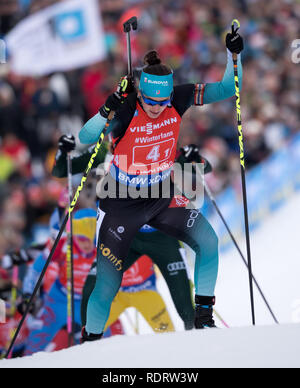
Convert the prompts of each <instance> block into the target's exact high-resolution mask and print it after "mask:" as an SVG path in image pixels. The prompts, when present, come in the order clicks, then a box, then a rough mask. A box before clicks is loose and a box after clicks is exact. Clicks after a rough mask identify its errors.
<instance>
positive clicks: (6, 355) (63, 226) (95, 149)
mask: <svg viewBox="0 0 300 388" xmlns="http://www.w3.org/2000/svg"><path fill="white" fill-rule="evenodd" d="M113 117H114V112H110V114H109V116H108V119H107V122H106V124H105V128H104V130H103V132H102V133H101V135H100V137H99V139H98V142H97V144H96V146H95V148H94V152H93V154H92V156H91V158H90V161H89V163H88V165H87V167H86V169H85V172H84V174H83V177H82V178H81V182H80V185H79V186H78V188H77V190H76V193H75V195H74V198H73V200H72V202H71V205H70V206H69V209H68V211H67V214H66V215H65V217H64V219H63V221H62V224H61V227H60V229H59V232H58V235H57V236H56V239H55V241H54V244H53V246H52V249H51V251H50V254H49V256H48V259H47V261H46V263H45V265H44V267H43V270H42V272H41V274H40V277H39V279H38V281H37V283H36V285H35V288H34V290H33V293H32V295H31V297H30V300H29V302H28V304H27V306H26V309H25V312H24V314H23V316H22V319H21V320H20V323H19V325H18V327H17V329H16V332H15V334H14V337H13V339H12V341H11V343H10V345H9V348H8V350H7V351H6V354H5V358H8V355H9V353H10V352H11V350H12V348H13V346H14V344H15V342H16V339H17V337H18V335H19V333H20V330H21V328H22V325H23V323H24V321H25V319H26V316H27V314H28V313H29V310H30V307H31V305H32V303H33V300H34V298H35V295H36V294H37V292H38V290H39V288H40V286H41V283H42V281H43V278H44V276H45V273H46V270H47V268H48V266H49V264H50V262H51V260H52V257H53V255H54V253H55V250H56V248H57V245H58V243H59V241H60V239H61V236H62V234H63V232H64V230H65V227H66V225H67V222H68V219H69V217H70V215H71V214H72V212H73V210H74V208H75V206H76V204H77V201H78V198H79V195H80V193H81V191H82V189H83V187H84V184H85V182H86V180H87V176H88V174H89V172H90V170H91V169H92V167H93V164H94V161H95V158H96V156H97V154H98V152H99V149H100V147H101V144H102V143H103V139H104V137H105V133H106V132H107V129H108V127H109V125H110V122H111V120H112V119H113Z"/></svg>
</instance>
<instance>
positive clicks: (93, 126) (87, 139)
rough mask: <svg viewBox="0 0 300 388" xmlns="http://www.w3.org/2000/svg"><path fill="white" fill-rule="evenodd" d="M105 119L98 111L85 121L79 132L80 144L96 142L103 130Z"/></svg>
mask: <svg viewBox="0 0 300 388" xmlns="http://www.w3.org/2000/svg"><path fill="white" fill-rule="evenodd" d="M106 121H107V120H106V119H105V118H104V117H102V116H101V115H100V113H97V114H96V115H95V116H94V117H92V118H91V119H90V120H89V121H87V122H86V123H85V124H84V126H83V127H82V129H81V130H80V132H79V140H80V142H81V143H82V144H93V143H96V142H97V141H98V139H99V136H100V135H101V133H102V132H103V129H104V127H105V124H106ZM108 132H110V131H108ZM108 132H107V133H108Z"/></svg>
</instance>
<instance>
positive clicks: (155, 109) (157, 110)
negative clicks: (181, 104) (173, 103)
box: [139, 91, 170, 119]
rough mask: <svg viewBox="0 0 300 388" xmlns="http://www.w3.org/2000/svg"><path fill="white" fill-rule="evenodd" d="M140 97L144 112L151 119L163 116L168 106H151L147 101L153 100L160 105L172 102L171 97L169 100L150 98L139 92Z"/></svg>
mask: <svg viewBox="0 0 300 388" xmlns="http://www.w3.org/2000/svg"><path fill="white" fill-rule="evenodd" d="M139 97H140V101H141V103H142V107H143V109H144V111H145V112H146V113H147V115H148V116H149V117H150V118H151V119H156V118H157V117H158V116H159V115H161V114H162V112H163V111H164V110H165V109H166V108H167V106H168V104H165V105H160V104H157V105H151V103H150V104H149V103H147V102H146V101H147V100H151V102H152V101H153V102H158V103H161V102H168V101H170V97H168V98H159V97H149V96H145V95H142V94H141V92H140V91H139Z"/></svg>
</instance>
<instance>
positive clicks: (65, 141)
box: [58, 135, 76, 153]
mask: <svg viewBox="0 0 300 388" xmlns="http://www.w3.org/2000/svg"><path fill="white" fill-rule="evenodd" d="M75 147H76V142H75V137H74V136H73V135H62V136H61V137H60V138H59V140H58V148H59V149H60V150H61V151H63V152H66V153H68V152H71V151H74V150H75Z"/></svg>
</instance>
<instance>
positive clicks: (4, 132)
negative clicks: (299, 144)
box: [0, 0, 300, 257]
mask: <svg viewBox="0 0 300 388" xmlns="http://www.w3.org/2000/svg"><path fill="white" fill-rule="evenodd" d="M53 3H56V1H51V0H19V1H17V0H16V1H13V0H1V3H0V18H1V19H0V20H1V23H0V35H1V36H4V35H5V34H6V33H7V32H9V31H10V30H11V29H12V28H13V27H14V26H15V25H16V24H17V23H18V22H19V21H20V20H22V18H24V17H25V16H27V15H29V14H31V13H34V12H36V11H38V10H40V9H42V8H44V7H46V6H48V5H50V4H53ZM99 3H100V7H101V17H102V21H103V25H104V30H105V39H106V44H107V50H108V56H107V59H106V60H105V61H103V62H101V63H97V64H94V65H92V66H89V67H86V68H81V69H77V70H72V71H69V72H66V73H56V74H50V75H49V76H47V77H42V78H30V77H20V76H18V75H16V74H13V73H12V72H11V71H10V69H9V66H8V65H7V64H1V65H0V165H1V168H0V257H1V256H2V255H3V254H4V253H5V252H7V251H9V250H12V249H13V250H16V249H18V248H20V247H22V246H24V245H26V244H27V243H29V242H30V241H31V240H32V239H34V238H36V236H37V235H36V230H38V228H39V227H40V226H41V225H47V224H48V220H49V216H50V214H51V212H52V211H53V209H54V207H55V205H56V204H57V201H58V198H59V196H60V194H61V190H62V188H63V187H64V182H63V181H61V180H57V179H54V178H53V177H52V176H51V169H52V165H53V161H54V155H55V152H56V149H57V141H58V139H59V137H60V136H61V134H62V133H69V132H72V133H74V134H75V135H76V134H78V132H79V130H80V128H81V127H82V125H83V123H84V122H85V121H86V120H87V119H89V118H90V117H91V116H93V115H94V114H95V113H97V111H98V109H99V107H100V106H101V105H102V104H103V103H104V101H105V99H106V97H107V96H108V94H110V93H111V92H112V91H113V90H114V88H115V87H116V84H117V82H118V80H119V78H120V76H122V75H125V74H126V73H127V52H126V41H125V34H124V33H123V30H122V24H123V22H124V21H125V20H126V19H127V18H128V17H130V16H133V15H136V16H137V17H138V20H139V28H138V33H135V34H132V47H133V64H134V66H136V67H140V66H141V65H142V59H143V57H144V54H145V53H146V52H147V51H148V50H150V49H153V48H155V49H156V50H158V52H159V54H160V56H161V57H162V59H163V61H164V62H165V63H168V64H169V65H171V66H172V67H173V69H174V74H175V84H176V83H189V82H193V83H194V82H203V83H208V82H216V81H220V80H221V79H222V76H223V73H224V70H225V66H226V60H227V56H226V49H225V43H224V37H225V35H226V33H227V31H228V30H229V28H230V24H231V21H232V19H233V18H238V19H239V21H240V22H241V26H242V28H241V30H240V33H241V35H242V36H243V38H244V43H245V49H244V51H243V53H242V61H243V69H244V79H243V91H242V118H243V129H244V136H245V153H246V163H247V169H251V168H252V167H253V166H255V165H257V164H258V163H260V162H261V161H263V160H264V159H265V158H267V157H268V156H269V155H270V154H271V153H272V152H273V151H275V150H277V149H279V148H280V147H282V145H283V144H285V143H286V142H287V141H288V140H289V138H290V137H291V136H292V135H293V134H295V133H296V132H298V131H299V129H300V126H299V101H300V96H299V93H300V92H299V77H300V72H299V66H297V65H296V64H294V63H293V62H292V60H291V52H292V48H291V43H292V41H294V40H295V39H296V38H297V37H298V38H300V31H299V30H300V24H299V20H300V2H299V1H291V0H272V1H261V0H226V1H224V0H222V1H221V0H214V1H213V2H212V1H209V0H201V1H198V0H171V1H169V0H159V1H156V0H148V1H138V0H100V1H99ZM1 36H0V37H1ZM190 143H194V144H197V145H198V146H199V147H200V149H201V153H202V154H203V155H204V156H206V157H207V158H208V159H209V161H210V162H211V163H212V165H213V167H214V171H213V173H212V174H209V176H208V177H207V181H208V184H209V185H210V187H211V189H212V191H213V192H214V193H215V194H217V193H220V192H221V191H222V190H223V189H224V188H225V187H227V186H228V185H234V186H236V187H237V190H238V189H239V186H240V164H239V145H238V136H237V128H236V113H235V101H234V99H230V100H228V101H223V102H221V103H218V104H213V105H212V106H209V105H208V106H204V107H201V108H199V107H198V108H192V109H190V110H189V111H188V112H187V114H186V115H185V116H184V120H183V124H182V130H181V136H180V146H182V145H185V144H190Z"/></svg>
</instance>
